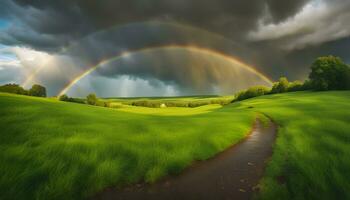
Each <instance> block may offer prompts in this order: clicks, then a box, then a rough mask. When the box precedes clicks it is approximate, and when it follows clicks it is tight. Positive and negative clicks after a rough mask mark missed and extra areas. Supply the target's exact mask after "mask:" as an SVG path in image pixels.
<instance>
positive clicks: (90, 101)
mask: <svg viewBox="0 0 350 200" xmlns="http://www.w3.org/2000/svg"><path fill="white" fill-rule="evenodd" d="M86 102H87V103H88V104H90V105H97V102H98V100H97V97H96V94H89V95H88V96H87V97H86Z"/></svg>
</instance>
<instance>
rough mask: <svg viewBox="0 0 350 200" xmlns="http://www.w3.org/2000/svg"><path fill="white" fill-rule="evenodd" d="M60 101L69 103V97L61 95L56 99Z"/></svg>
mask: <svg viewBox="0 0 350 200" xmlns="http://www.w3.org/2000/svg"><path fill="white" fill-rule="evenodd" d="M58 99H59V100H60V101H69V97H68V96H67V95H65V94H64V95H61V96H60V97H59V98H58Z"/></svg>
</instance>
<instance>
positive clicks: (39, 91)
mask: <svg viewBox="0 0 350 200" xmlns="http://www.w3.org/2000/svg"><path fill="white" fill-rule="evenodd" d="M29 95H30V96H36V97H46V88H45V87H44V86H41V85H38V84H35V85H33V86H32V88H30V90H29Z"/></svg>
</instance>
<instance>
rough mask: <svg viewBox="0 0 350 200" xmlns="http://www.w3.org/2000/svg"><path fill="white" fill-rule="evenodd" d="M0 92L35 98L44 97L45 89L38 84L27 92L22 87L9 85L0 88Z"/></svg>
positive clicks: (13, 84)
mask: <svg viewBox="0 0 350 200" xmlns="http://www.w3.org/2000/svg"><path fill="white" fill-rule="evenodd" d="M0 92H6V93H13V94H21V95H27V96H36V97H46V88H45V87H44V86H42V85H39V84H34V85H33V86H32V87H31V88H30V89H29V90H26V89H24V88H23V87H22V86H20V85H18V84H15V83H9V84H5V85H2V86H0Z"/></svg>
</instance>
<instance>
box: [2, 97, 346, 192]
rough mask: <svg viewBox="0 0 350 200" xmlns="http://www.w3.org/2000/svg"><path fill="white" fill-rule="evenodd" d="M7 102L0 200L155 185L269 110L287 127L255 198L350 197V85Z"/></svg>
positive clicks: (4, 106) (282, 127) (222, 144)
mask: <svg viewBox="0 0 350 200" xmlns="http://www.w3.org/2000/svg"><path fill="white" fill-rule="evenodd" d="M0 108H1V109H0V127H1V134H0V163H1V165H0V174H1V176H0V190H1V191H0V195H1V196H0V199H79V198H84V197H87V196H89V195H92V194H94V193H95V192H96V191H98V190H101V189H103V188H105V187H106V186H111V185H124V184H127V183H135V182H138V181H142V180H146V181H150V182H152V181H154V180H156V179H158V178H160V177H162V176H165V175H167V174H176V173H179V172H180V171H181V170H182V169H184V168H185V167H186V166H188V165H190V164H191V162H193V161H194V160H203V159H207V158H209V157H211V156H213V155H215V153H217V152H219V151H221V150H223V149H225V148H227V147H228V146H230V145H231V144H233V143H236V142H237V141H239V140H240V139H242V138H243V137H244V135H245V134H246V133H247V132H248V130H249V128H250V126H251V124H252V121H253V120H254V118H255V116H257V115H258V116H259V115H260V116H261V115H262V114H261V113H264V114H266V115H268V116H270V117H271V118H272V119H273V120H274V121H275V122H276V123H278V124H279V126H280V127H279V133H278V136H277V140H276V144H275V146H274V153H273V156H272V158H271V160H270V162H269V164H268V167H267V169H266V171H265V175H264V178H263V179H262V180H261V183H260V186H261V187H260V188H261V190H260V194H259V195H258V196H257V198H259V199H350V182H349V180H350V170H349V169H350V156H349V155H350V154H349V152H350V132H349V131H350V92H349V91H343V92H342V91H337V92H295V93H286V94H278V95H267V96H262V97H259V98H254V99H249V100H245V101H242V102H236V103H233V104H231V105H229V106H224V107H215V105H210V106H203V107H198V108H142V107H137V108H135V107H121V108H118V109H111V108H102V107H93V106H88V105H80V104H74V103H65V102H58V101H56V100H52V99H40V98H33V97H25V96H15V95H8V94H0ZM123 109H124V110H123ZM136 113H139V114H136ZM257 113H258V114H257Z"/></svg>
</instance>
